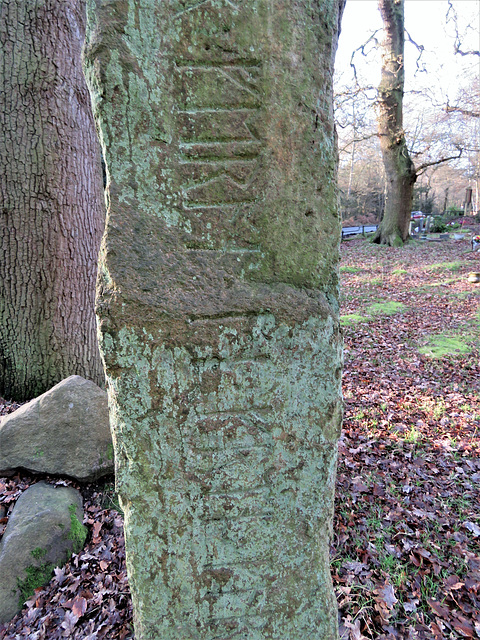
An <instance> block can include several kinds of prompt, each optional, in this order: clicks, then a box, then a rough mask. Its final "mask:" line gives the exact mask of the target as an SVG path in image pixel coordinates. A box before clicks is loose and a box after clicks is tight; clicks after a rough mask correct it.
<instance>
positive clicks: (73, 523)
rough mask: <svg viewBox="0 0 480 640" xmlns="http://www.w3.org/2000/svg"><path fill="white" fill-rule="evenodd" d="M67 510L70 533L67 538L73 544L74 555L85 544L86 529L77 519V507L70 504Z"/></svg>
mask: <svg viewBox="0 0 480 640" xmlns="http://www.w3.org/2000/svg"><path fill="white" fill-rule="evenodd" d="M68 510H69V512H70V531H69V533H68V536H67V537H68V538H69V539H70V540H71V541H72V542H73V551H74V553H78V552H79V551H81V550H82V549H83V545H84V544H85V539H86V537H87V528H86V527H85V526H84V525H83V524H82V523H81V522H80V520H79V519H78V518H77V507H76V506H75V505H74V504H71V505H70V506H69V508H68Z"/></svg>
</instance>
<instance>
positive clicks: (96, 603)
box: [0, 228, 480, 640]
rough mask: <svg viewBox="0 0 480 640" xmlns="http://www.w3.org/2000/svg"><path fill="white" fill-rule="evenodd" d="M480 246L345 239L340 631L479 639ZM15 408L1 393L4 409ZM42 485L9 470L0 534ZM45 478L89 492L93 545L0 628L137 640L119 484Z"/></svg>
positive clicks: (21, 633)
mask: <svg viewBox="0 0 480 640" xmlns="http://www.w3.org/2000/svg"><path fill="white" fill-rule="evenodd" d="M475 232H476V233H478V232H479V229H478V228H475ZM469 249H470V247H469V244H468V243H467V241H465V240H463V241H454V240H453V239H452V240H448V241H444V242H438V243H435V242H428V243H427V242H423V243H422V242H421V241H413V242H411V243H409V244H408V245H407V246H406V247H405V248H403V249H390V248H386V247H380V246H378V245H372V244H370V243H369V242H368V241H366V240H364V239H361V238H357V239H353V240H349V241H347V242H345V243H344V244H342V262H341V280H342V324H343V326H344V334H345V373H344V397H345V420H344V429H343V434H342V437H341V440H340V445H339V451H340V456H339V465H338V480H337V497H336V514H335V521H334V526H333V531H334V535H333V542H332V554H331V561H332V577H333V583H334V587H335V591H336V594H337V598H338V603H339V610H340V615H339V620H340V632H341V637H342V639H344V640H363V639H373V638H376V639H379V640H380V639H385V640H386V639H388V640H390V639H397V638H401V639H408V640H410V639H411V640H413V639H417V638H418V639H424V638H425V639H432V640H443V639H456V638H480V512H479V504H480V499H479V498H480V456H479V454H480V393H479V391H480V354H479V341H478V334H479V328H480V305H479V301H480V284H471V283H469V282H468V280H467V276H468V273H469V272H471V271H476V272H477V271H480V252H476V253H472V252H471V251H470V250H469ZM14 408H15V405H10V404H9V403H6V402H3V403H2V401H0V413H7V412H9V411H11V410H12V409H14ZM37 480H38V477H33V476H31V475H30V476H29V475H27V474H18V475H16V476H14V477H11V478H0V536H1V535H2V533H3V530H4V527H5V525H6V523H7V521H8V515H9V513H10V512H11V509H12V507H13V505H14V503H15V501H16V499H17V498H18V496H19V495H20V494H21V492H22V491H24V490H25V489H26V488H27V487H28V486H29V485H30V484H32V483H34V482H36V481H37ZM47 480H48V481H50V482H52V483H57V484H58V483H60V484H71V485H73V486H76V487H77V488H79V489H80V490H81V491H82V493H83V495H84V500H85V520H84V521H85V524H86V525H87V527H88V528H89V536H88V538H87V543H86V545H85V548H84V550H83V551H82V552H81V553H80V554H78V555H74V556H73V557H72V559H71V561H70V562H69V563H67V564H66V565H65V566H64V567H62V568H57V569H56V570H55V575H54V576H53V578H52V580H51V581H50V583H49V584H48V585H47V586H46V587H45V588H43V589H37V591H36V592H35V594H34V596H33V597H32V598H30V600H29V601H28V602H27V603H26V604H25V606H24V608H23V610H22V611H21V612H20V613H19V614H18V615H17V616H16V617H15V618H14V619H13V620H12V621H11V622H10V623H9V624H8V625H6V626H3V627H2V626H1V625H0V640H13V639H15V640H17V639H21V638H26V639H27V638H28V639H30V640H43V639H54V638H71V639H78V640H80V639H81V640H101V639H106V640H116V639H118V640H128V639H130V638H133V626H132V612H131V601H130V594H129V588H128V581H127V577H126V572H125V552H124V540H123V529H122V525H123V519H122V514H121V511H120V510H119V507H118V503H117V502H116V496H115V492H114V489H113V483H112V479H109V480H107V481H104V482H102V483H98V484H89V485H85V486H82V487H81V486H79V485H77V484H76V483H75V482H71V481H65V480H63V479H62V480H59V479H58V478H57V479H55V478H47ZM2 507H3V513H2ZM2 516H3V517H2Z"/></svg>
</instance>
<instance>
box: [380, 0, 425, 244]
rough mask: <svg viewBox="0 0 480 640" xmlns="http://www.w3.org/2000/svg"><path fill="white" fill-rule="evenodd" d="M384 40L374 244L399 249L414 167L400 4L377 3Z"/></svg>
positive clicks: (390, 1) (406, 224)
mask: <svg viewBox="0 0 480 640" xmlns="http://www.w3.org/2000/svg"><path fill="white" fill-rule="evenodd" d="M378 4H379V8H380V12H381V14H382V19H383V24H384V30H385V38H384V40H383V42H382V78H381V82H380V86H379V87H378V105H379V106H378V109H379V113H378V134H379V137H380V148H381V150H382V157H383V163H384V166H385V180H386V193H385V209H384V213H383V217H382V220H381V222H380V226H379V227H378V229H377V232H376V234H375V237H374V242H377V243H379V244H387V245H390V246H401V245H403V243H404V242H405V240H406V239H407V238H408V233H409V224H410V215H411V206H412V198H413V185H414V184H415V180H416V177H417V176H416V172H415V167H414V165H413V162H412V160H411V159H410V156H409V153H408V149H407V145H406V141H405V133H404V130H403V87H404V80H405V69H404V48H405V33H404V0H379V2H378Z"/></svg>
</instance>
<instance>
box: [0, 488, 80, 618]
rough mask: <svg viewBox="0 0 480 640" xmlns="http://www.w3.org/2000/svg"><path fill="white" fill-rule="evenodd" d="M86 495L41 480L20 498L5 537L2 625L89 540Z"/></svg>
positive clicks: (0, 567)
mask: <svg viewBox="0 0 480 640" xmlns="http://www.w3.org/2000/svg"><path fill="white" fill-rule="evenodd" d="M82 520H83V509H82V498H81V495H80V493H79V492H78V491H77V490H76V489H73V488H72V487H54V486H52V485H49V484H47V483H45V482H39V483H37V484H35V485H33V486H31V487H30V488H29V489H27V490H26V491H25V492H24V493H23V494H22V495H21V496H20V498H19V499H18V501H17V504H16V505H15V507H14V509H13V512H12V515H11V516H10V519H9V521H8V524H7V527H6V529H5V533H4V534H3V537H2V540H1V541H0V576H1V579H0V624H1V623H4V622H7V621H8V620H10V619H11V618H12V617H13V616H14V615H15V614H16V613H17V612H18V611H19V610H20V609H21V608H22V604H23V602H24V601H25V600H26V599H28V598H29V597H30V595H33V593H34V590H35V589H36V588H37V587H39V586H42V585H43V584H46V583H47V582H48V581H49V580H50V577H51V575H52V571H53V569H54V567H56V566H61V565H62V564H64V563H65V561H66V560H67V559H68V558H69V557H70V555H71V554H72V552H78V551H80V549H81V548H82V546H83V543H84V541H85V535H86V529H85V527H84V526H83V525H82V524H81V522H82Z"/></svg>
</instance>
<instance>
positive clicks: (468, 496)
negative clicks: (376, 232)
mask: <svg viewBox="0 0 480 640" xmlns="http://www.w3.org/2000/svg"><path fill="white" fill-rule="evenodd" d="M466 248H467V247H466V244H465V243H453V242H448V243H447V242H446V243H442V244H440V243H439V244H433V243H432V244H430V243H429V244H424V245H419V244H416V245H414V246H411V247H407V248H405V249H399V250H394V249H384V248H381V247H377V246H375V245H373V246H372V245H370V244H368V243H367V242H365V241H362V240H353V241H350V242H348V243H345V244H344V245H343V246H342V251H343V260H342V265H345V266H346V267H347V268H346V269H345V270H344V271H343V273H342V280H343V308H342V313H344V314H357V315H358V316H362V315H363V314H364V312H365V309H366V308H367V307H368V306H369V305H371V304H372V303H377V302H388V301H395V302H402V303H403V304H404V305H405V307H404V308H403V309H402V310H401V311H400V312H398V313H395V314H393V315H390V316H386V315H381V314H379V315H375V316H374V317H370V319H369V321H368V322H366V321H364V322H357V323H355V324H351V325H349V326H346V327H345V330H344V333H345V373H344V395H345V421H344V430H343V435H342V438H341V441H340V459H339V467H338V478H337V499H336V515H335V524H334V544H333V547H332V576H333V581H334V586H335V589H336V593H337V598H338V602H339V607H340V620H341V623H340V631H341V637H342V638H345V639H349V640H359V639H360V640H361V639H363V638H365V639H370V638H378V639H387V638H388V639H390V638H392V639H393V638H402V639H404V638H405V639H407V638H411V639H413V638H419V639H420V638H422V639H423V638H428V639H434V640H443V639H447V638H448V639H452V638H480V535H479V534H480V530H479V526H480V522H479V508H478V506H479V497H480V460H479V457H478V454H479V452H480V401H479V394H478V392H479V387H480V363H479V352H478V345H476V346H475V344H474V345H473V348H472V350H471V351H470V352H469V353H466V354H463V355H462V354H453V355H446V356H444V357H442V358H440V359H433V358H431V357H429V356H427V355H421V354H420V353H419V350H418V348H419V347H421V346H422V345H424V344H425V341H426V340H427V338H428V337H429V336H430V335H432V334H441V333H445V332H447V333H448V332H451V334H452V335H454V334H456V335H458V336H460V337H462V335H463V334H464V333H465V332H468V331H469V330H470V331H471V330H472V327H473V330H474V329H475V327H476V329H477V335H478V322H479V315H478V309H479V305H478V302H479V300H480V288H478V286H477V288H475V285H471V284H469V283H468V282H467V275H468V272H469V271H472V270H478V266H477V265H478V262H479V261H480V253H476V254H473V253H465V252H466ZM473 266H475V269H473ZM473 335H474V334H473Z"/></svg>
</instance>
